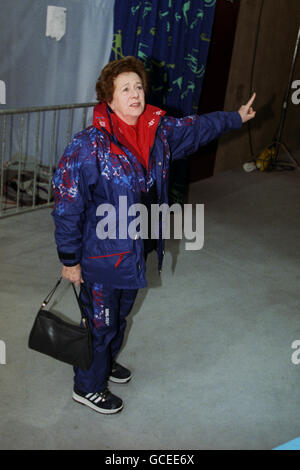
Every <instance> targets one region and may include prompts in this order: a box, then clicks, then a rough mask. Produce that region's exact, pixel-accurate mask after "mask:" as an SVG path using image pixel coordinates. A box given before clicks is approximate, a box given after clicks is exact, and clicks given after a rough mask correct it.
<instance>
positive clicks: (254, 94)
mask: <svg viewBox="0 0 300 470" xmlns="http://www.w3.org/2000/svg"><path fill="white" fill-rule="evenodd" d="M255 97H256V93H253V95H252V96H251V98H250V100H249V101H248V103H247V104H246V106H247V107H248V108H249V107H250V106H251V105H252V103H253V101H254V100H255Z"/></svg>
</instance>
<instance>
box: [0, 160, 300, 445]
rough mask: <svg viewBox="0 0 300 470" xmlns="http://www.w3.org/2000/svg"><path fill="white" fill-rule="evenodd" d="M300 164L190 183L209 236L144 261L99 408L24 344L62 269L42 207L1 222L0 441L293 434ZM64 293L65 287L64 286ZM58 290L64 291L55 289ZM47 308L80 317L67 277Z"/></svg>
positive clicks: (223, 441) (165, 441)
mask: <svg viewBox="0 0 300 470" xmlns="http://www.w3.org/2000/svg"><path fill="white" fill-rule="evenodd" d="M299 183H300V172H299V171H294V172H284V173H275V172H273V173H260V172H258V171H255V172H252V173H245V172H244V171H243V170H241V169H238V170H234V171H229V172H226V173H222V174H219V175H217V176H216V177H214V178H211V179H208V180H205V181H202V182H199V183H195V184H193V185H191V187H190V197H189V202H193V203H196V202H197V203H204V204H205V244H204V248H203V249H202V250H199V251H186V250H185V249H184V240H183V241H181V242H179V241H177V240H173V241H169V242H168V243H167V250H166V257H165V262H164V269H163V273H162V276H161V278H160V279H159V278H158V276H157V270H156V258H155V255H151V256H150V258H149V260H148V269H147V271H148V279H149V288H148V289H143V290H140V292H139V295H138V299H137V302H136V305H135V307H134V310H133V312H132V314H131V315H130V319H129V322H128V329H127V333H129V335H128V334H127V336H126V341H125V345H124V348H123V350H122V352H121V355H120V358H119V360H120V362H121V363H123V364H124V365H126V366H129V367H130V368H131V369H132V371H133V374H134V378H133V380H132V381H131V382H130V383H129V384H126V385H117V384H111V386H110V388H111V390H112V391H113V392H114V393H115V394H117V395H119V396H121V398H122V399H123V400H124V402H125V406H124V409H123V411H122V412H121V413H119V414H117V415H113V416H104V415H101V414H98V413H95V412H94V411H92V410H90V409H88V408H86V407H84V406H81V405H79V404H77V403H75V402H74V401H73V400H72V398H71V395H72V385H73V371H72V368H71V367H70V366H68V365H65V364H63V363H59V362H58V361H55V360H52V359H50V358H48V357H46V356H43V355H41V354H38V353H36V352H34V351H32V350H29V349H28V348H27V341H28V334H29V331H30V329H31V326H32V323H33V320H34V317H35V314H36V312H37V310H38V307H39V305H40V303H41V301H42V299H43V297H44V296H45V295H46V294H47V293H48V291H49V290H50V288H51V286H52V285H53V284H54V282H55V280H56V278H57V276H58V275H59V274H60V264H59V262H58V259H57V256H56V248H55V245H54V241H53V223H52V218H51V217H50V210H49V209H42V210H39V211H37V212H32V213H28V214H24V215H19V216H15V217H10V218H6V219H3V220H1V221H0V240H1V244H0V250H1V273H0V277H1V279H0V280H1V284H0V292H1V315H0V339H1V340H3V341H5V344H6V361H7V363H6V364H5V365H0V381H1V384H0V415H1V420H0V448H1V449H116V450H122V449H130V450H131V449H147V450H151V449H273V448H274V447H276V446H278V445H280V444H282V443H284V442H287V441H289V440H291V439H295V438H297V437H299V436H300V406H299V404H300V392H299V389H300V388H299V385H300V364H299V365H294V364H293V363H292V361H291V356H292V353H293V349H292V348H291V345H292V343H293V341H295V340H300V270H299V262H300V236H299V233H300V190H299V188H300V186H299ZM63 295H64V297H63ZM62 297H63V298H62ZM53 308H54V309H56V310H61V311H63V312H64V313H65V314H68V315H69V316H70V317H72V318H74V319H77V318H78V310H77V307H76V303H75V300H74V298H73V293H72V291H71V289H70V286H69V285H67V283H65V284H64V285H63V287H62V288H61V292H60V294H59V295H58V297H57V300H56V302H55V305H54V306H53Z"/></svg>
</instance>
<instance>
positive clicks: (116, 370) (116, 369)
mask: <svg viewBox="0 0 300 470" xmlns="http://www.w3.org/2000/svg"><path fill="white" fill-rule="evenodd" d="M131 377H132V375H131V372H130V370H128V369H126V367H124V366H121V364H118V363H117V362H116V361H113V365H112V369H111V374H110V376H109V377H108V380H110V381H111V382H115V383H117V384H125V383H126V382H129V380H130V379H131Z"/></svg>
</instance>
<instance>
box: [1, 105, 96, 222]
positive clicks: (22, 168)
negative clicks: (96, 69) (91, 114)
mask: <svg viewBox="0 0 300 470" xmlns="http://www.w3.org/2000/svg"><path fill="white" fill-rule="evenodd" d="M96 104H97V103H79V104H66V105H56V106H40V107H31V108H18V109H8V110H7V109H2V110H0V218H3V217H7V216H10V215H15V214H20V213H24V212H27V211H32V210H35V209H40V208H42V207H49V206H51V205H52V204H53V195H52V186H51V180H52V176H53V173H54V170H55V165H56V164H57V162H58V160H59V159H60V157H61V155H62V153H63V150H64V148H65V147H66V145H67V144H68V143H69V142H70V140H71V137H72V135H73V134H74V133H76V132H79V131H80V130H82V129H84V128H85V127H87V118H88V116H87V115H88V108H91V107H94V106H95V105H96Z"/></svg>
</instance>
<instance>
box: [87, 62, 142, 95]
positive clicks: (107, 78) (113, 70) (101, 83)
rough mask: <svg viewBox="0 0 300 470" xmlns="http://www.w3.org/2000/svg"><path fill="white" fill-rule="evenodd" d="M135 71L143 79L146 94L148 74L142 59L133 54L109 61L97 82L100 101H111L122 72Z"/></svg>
mask: <svg viewBox="0 0 300 470" xmlns="http://www.w3.org/2000/svg"><path fill="white" fill-rule="evenodd" d="M123 72H135V73H136V74H137V75H138V76H139V77H140V79H141V80H142V85H143V88H144V92H145V95H147V92H148V74H147V72H146V69H145V67H144V64H143V62H142V61H141V60H139V59H137V58H136V57H133V56H127V57H124V58H123V59H118V60H113V61H112V62H109V63H108V64H107V65H106V66H105V67H104V68H103V70H102V72H101V74H100V76H99V78H98V80H97V83H96V93H97V100H98V101H99V102H101V101H105V102H106V103H110V102H111V101H112V99H113V94H114V90H115V86H114V81H115V79H116V78H117V76H118V75H119V74H120V73H123Z"/></svg>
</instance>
